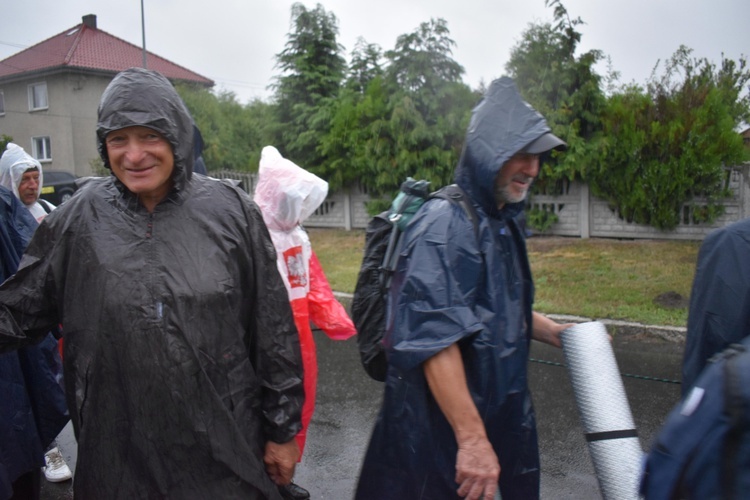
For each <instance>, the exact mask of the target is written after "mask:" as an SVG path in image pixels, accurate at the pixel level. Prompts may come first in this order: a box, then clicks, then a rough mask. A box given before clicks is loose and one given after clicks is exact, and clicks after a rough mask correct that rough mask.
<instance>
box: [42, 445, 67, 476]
mask: <svg viewBox="0 0 750 500" xmlns="http://www.w3.org/2000/svg"><path fill="white" fill-rule="evenodd" d="M44 463H46V464H47V466H46V467H42V472H44V477H46V478H47V481H49V482H51V483H59V482H62V481H67V480H68V479H71V478H72V477H73V474H71V473H70V468H68V464H66V463H65V460H64V459H63V457H62V454H61V453H60V450H59V449H58V448H57V446H55V447H54V448H52V449H51V450H49V451H48V452H47V453H45V454H44Z"/></svg>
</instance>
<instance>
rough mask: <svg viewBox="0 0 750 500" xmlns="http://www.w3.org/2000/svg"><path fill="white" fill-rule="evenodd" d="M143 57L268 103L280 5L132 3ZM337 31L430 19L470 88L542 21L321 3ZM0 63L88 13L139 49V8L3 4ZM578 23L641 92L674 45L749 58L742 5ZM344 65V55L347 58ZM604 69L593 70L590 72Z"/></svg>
mask: <svg viewBox="0 0 750 500" xmlns="http://www.w3.org/2000/svg"><path fill="white" fill-rule="evenodd" d="M143 3H144V8H145V26H146V48H147V49H148V50H149V51H150V52H153V53H155V54H158V55H160V56H162V57H165V58H166V59H169V60H171V61H172V62H175V63H177V64H180V65H182V66H185V67H187V68H189V69H191V70H193V71H196V72H197V73H200V74H202V75H203V76H206V77H208V78H211V79H212V80H214V81H215V82H216V88H217V89H225V90H229V91H232V92H234V93H235V94H237V97H238V98H239V100H240V101H242V102H247V101H249V100H250V99H253V98H256V97H257V98H266V97H268V96H269V95H270V92H269V91H268V89H267V87H268V85H269V84H270V83H271V82H272V79H273V77H274V76H275V75H277V74H278V71H277V70H276V69H275V68H274V65H275V62H276V59H275V55H276V54H278V53H279V52H281V51H282V50H283V48H284V44H285V43H286V39H287V34H288V33H289V32H290V13H291V6H292V4H293V3H294V2H292V1H287V0H209V1H203V0H143ZM302 3H303V4H304V5H305V6H306V7H307V8H308V9H313V8H314V7H315V5H316V3H320V4H322V5H323V7H324V8H325V9H326V11H328V12H329V13H330V12H332V13H333V14H335V15H336V17H337V19H338V23H339V43H341V44H342V45H343V46H344V47H345V48H346V49H347V51H350V50H351V49H352V48H353V47H354V45H355V42H356V40H357V38H358V37H360V36H361V37H363V38H364V39H365V40H366V41H367V42H368V43H376V44H378V45H380V46H381V48H382V49H383V50H384V51H385V50H390V49H392V48H393V47H394V46H395V42H396V38H397V37H398V36H399V35H403V34H407V33H411V32H413V31H414V30H415V29H416V28H417V27H418V26H419V25H420V24H421V23H423V22H427V21H429V20H430V19H431V18H443V19H445V20H446V21H447V23H448V28H449V29H450V34H451V38H452V39H453V40H454V41H455V42H456V47H455V48H454V52H453V57H454V59H455V61H456V62H458V63H459V64H461V65H462V66H463V67H464V69H465V70H466V73H465V74H464V82H465V83H467V84H469V85H470V86H472V87H476V86H477V85H478V84H479V83H480V82H481V81H484V82H485V83H489V82H490V81H491V80H492V79H494V78H497V77H499V76H502V75H503V74H504V67H505V63H506V62H507V60H508V57H509V55H510V49H511V48H512V47H513V46H514V45H515V44H516V43H517V42H518V40H519V39H520V37H521V34H522V33H523V31H524V30H525V29H526V28H527V27H528V25H529V23H537V22H551V21H552V9H551V8H548V7H545V6H544V0H514V1H507V0H378V1H373V0H369V1H361V0H321V1H320V2H311V1H304V2H302ZM2 4H3V6H2V15H0V59H4V58H6V57H8V56H10V55H13V54H15V53H17V52H19V51H20V50H22V49H24V48H26V47H29V46H31V45H34V44H36V43H38V42H40V41H42V40H45V39H47V38H49V37H51V36H53V35H56V34H58V33H61V32H62V31H65V30H67V29H69V28H72V27H73V26H75V25H77V24H79V23H80V22H81V17H82V16H83V15H86V14H96V16H97V23H98V27H99V28H100V29H102V30H104V31H106V32H108V33H110V34H111V35H114V36H117V37H119V38H122V39H124V40H126V41H128V42H131V43H133V44H136V45H138V46H140V45H141V40H142V34H141V1H140V0H119V1H117V2H110V1H102V0H2ZM563 4H564V5H565V7H566V8H567V9H568V12H569V14H570V15H571V17H580V18H581V19H582V20H583V21H584V22H585V23H586V24H585V25H583V26H579V31H580V32H581V33H582V34H583V37H582V43H581V47H580V49H581V50H583V51H586V50H590V49H600V50H602V51H603V52H604V53H605V54H606V55H608V56H610V57H611V60H612V66H613V69H615V70H617V71H619V72H620V73H621V82H622V83H628V82H631V81H635V82H636V83H644V82H645V81H646V79H647V78H648V76H649V75H650V74H651V70H652V69H653V67H654V65H655V64H656V62H657V61H658V60H659V59H661V60H662V61H663V60H664V59H667V58H669V57H670V56H671V55H672V54H673V53H674V52H675V50H677V48H678V47H679V46H680V45H681V44H683V45H686V46H688V47H690V48H692V49H693V50H694V55H695V56H699V57H706V58H708V59H709V60H711V61H713V62H715V63H718V62H719V61H720V59H721V55H722V53H723V54H724V55H725V57H728V58H730V59H735V60H737V59H739V57H740V56H741V55H745V56H747V55H748V54H749V53H750V0H713V1H709V0H564V2H563ZM346 58H347V60H348V59H349V55H348V52H347V54H346ZM605 69H606V68H604V67H601V68H600V73H604V71H605Z"/></svg>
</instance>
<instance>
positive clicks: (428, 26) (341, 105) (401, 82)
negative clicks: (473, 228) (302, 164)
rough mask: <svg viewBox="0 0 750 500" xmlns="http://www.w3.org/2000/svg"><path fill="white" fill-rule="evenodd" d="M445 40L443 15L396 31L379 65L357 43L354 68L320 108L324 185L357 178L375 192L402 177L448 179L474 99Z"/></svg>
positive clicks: (381, 191) (441, 181) (388, 190)
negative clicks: (324, 128) (325, 124)
mask: <svg viewBox="0 0 750 500" xmlns="http://www.w3.org/2000/svg"><path fill="white" fill-rule="evenodd" d="M453 45H454V42H453V41H452V40H451V39H450V38H449V32H448V28H447V25H446V24H445V21H443V20H438V21H431V22H429V23H422V24H421V25H420V26H419V28H418V29H417V30H416V31H415V32H414V33H411V34H409V35H403V36H401V37H399V38H398V41H397V44H396V48H395V49H394V50H391V51H388V52H386V60H387V61H388V65H387V66H386V67H385V69H384V71H380V70H379V65H377V64H375V63H376V62H377V60H378V57H377V56H378V54H379V51H378V50H376V49H375V48H374V47H373V46H372V45H366V44H365V43H364V42H363V41H362V43H360V44H359V50H355V55H354V57H353V61H354V62H357V61H358V63H357V65H356V66H355V68H359V69H355V70H352V71H351V72H350V78H349V80H348V83H347V86H346V88H345V89H344V90H342V91H341V92H340V93H339V95H338V97H337V98H336V99H335V101H333V102H331V103H330V106H329V107H328V108H327V109H328V110H329V111H330V115H329V116H330V121H329V124H330V128H329V130H328V133H327V134H326V135H325V136H323V138H322V139H321V142H320V152H321V153H322V154H323V155H324V156H325V158H326V161H325V162H324V164H323V166H322V167H321V170H320V172H321V174H322V175H324V176H325V178H326V179H327V180H328V181H329V182H330V183H331V186H332V188H333V186H337V185H340V184H346V183H349V182H353V181H359V182H360V184H361V185H362V186H363V187H364V188H365V189H366V190H367V191H368V192H369V193H370V194H372V195H374V196H378V195H380V194H385V193H392V192H395V191H396V190H397V189H398V187H399V185H400V184H401V183H402V182H403V181H404V180H405V179H406V178H407V177H408V176H413V177H418V178H424V179H427V180H429V181H430V182H431V183H432V184H433V186H434V187H439V186H442V185H444V184H447V183H449V182H451V179H452V176H453V170H454V168H455V165H456V163H457V161H458V156H459V154H460V151H461V146H462V144H463V139H464V134H465V130H466V126H467V124H468V119H469V115H470V111H471V107H472V105H473V104H475V103H476V98H477V96H476V95H474V94H473V93H472V92H471V90H470V89H469V88H468V87H467V86H466V85H464V84H463V83H461V80H460V75H461V73H462V72H463V69H462V68H461V66H460V65H458V64H457V63H456V62H455V61H453V60H452V59H451V58H450V53H451V47H452V46H453ZM358 54H359V55H358ZM362 54H367V56H363V55H362ZM363 68H364V69H365V71H362V69H363ZM360 75H365V77H364V78H360Z"/></svg>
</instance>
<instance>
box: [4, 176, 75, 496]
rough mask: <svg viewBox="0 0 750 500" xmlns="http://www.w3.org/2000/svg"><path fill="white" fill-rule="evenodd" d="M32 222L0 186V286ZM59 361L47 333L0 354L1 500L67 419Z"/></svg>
mask: <svg viewBox="0 0 750 500" xmlns="http://www.w3.org/2000/svg"><path fill="white" fill-rule="evenodd" d="M36 226H37V222H36V221H35V220H34V217H32V215H31V213H30V212H29V210H28V209H27V208H26V207H25V206H24V205H23V204H22V203H21V202H20V201H19V200H18V198H17V197H16V196H15V195H14V194H13V192H11V191H10V190H9V189H6V188H5V187H2V186H0V283H1V282H2V281H4V280H5V279H6V278H8V277H9V276H11V275H13V273H15V272H16V269H17V268H18V263H19V262H20V261H21V255H22V254H23V250H24V248H26V245H27V244H28V242H29V240H30V239H31V236H32V235H33V234H34V230H35V229H36ZM61 378H62V373H61V371H60V356H59V354H58V352H57V342H56V341H55V339H54V337H52V335H51V334H47V335H46V336H45V337H44V338H43V340H42V341H41V342H40V343H38V344H35V345H31V346H27V347H24V348H22V349H19V350H18V351H13V352H6V353H3V354H0V499H6V498H10V497H11V496H12V494H13V491H12V483H13V482H14V481H15V480H16V479H18V478H19V477H20V476H21V475H23V474H26V473H28V472H31V471H34V470H36V469H38V468H39V467H41V466H43V465H44V449H45V448H46V447H47V445H49V443H51V442H52V440H53V439H54V438H55V436H57V434H58V433H59V432H60V430H62V428H63V427H64V426H65V424H66V423H67V422H68V420H70V418H69V416H68V409H67V407H66V405H65V393H64V391H63V388H62V386H61V383H60V379H61Z"/></svg>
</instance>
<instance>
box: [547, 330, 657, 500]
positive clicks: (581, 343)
mask: <svg viewBox="0 0 750 500" xmlns="http://www.w3.org/2000/svg"><path fill="white" fill-rule="evenodd" d="M560 339H561V340H562V346H563V353H564V355H565V363H566V365H567V368H568V374H569V375H570V380H571V383H572V385H573V393H574V394H575V400H576V405H577V406H578V412H579V414H580V417H581V425H582V427H583V432H584V436H585V437H586V441H587V442H588V448H589V453H590V454H591V460H592V462H593V463H594V470H595V472H596V477H597V480H598V481H599V489H600V490H601V493H602V497H603V498H604V499H605V500H631V499H632V500H637V499H638V498H639V496H638V482H639V480H640V472H641V463H642V460H643V450H642V449H641V445H640V442H639V440H638V434H637V431H636V428H635V423H634V422H633V415H632V413H631V411H630V405H629V404H628V398H627V395H626V394H625V387H624V386H623V383H622V377H621V376H620V371H619V369H618V367H617V361H616V360H615V355H614V352H613V350H612V344H611V342H610V339H609V335H608V334H607V329H606V327H605V326H604V325H603V324H602V323H600V322H598V321H592V322H588V323H580V324H578V325H575V326H572V327H570V328H567V329H566V330H563V331H562V332H561V334H560Z"/></svg>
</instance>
